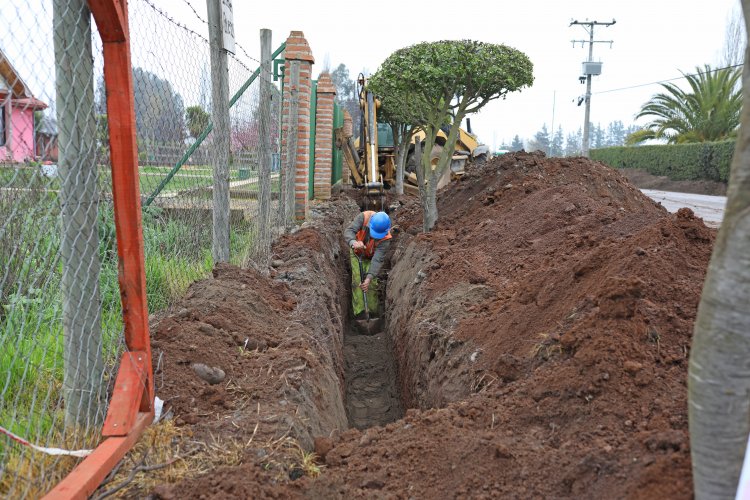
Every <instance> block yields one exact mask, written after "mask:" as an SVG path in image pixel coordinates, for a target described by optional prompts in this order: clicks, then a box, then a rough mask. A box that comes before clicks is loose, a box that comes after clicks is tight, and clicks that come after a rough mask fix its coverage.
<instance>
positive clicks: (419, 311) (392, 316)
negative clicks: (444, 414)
mask: <svg viewBox="0 0 750 500" xmlns="http://www.w3.org/2000/svg"><path fill="white" fill-rule="evenodd" d="M436 261H437V256H436V255H435V254H434V253H433V252H432V250H431V249H430V246H429V244H426V243H425V242H424V241H422V239H421V238H420V237H419V236H416V237H415V236H412V235H409V234H406V233H402V234H400V235H399V236H398V238H397V245H396V248H395V250H394V252H393V254H392V257H391V262H392V270H391V273H390V276H389V278H388V289H387V292H386V328H387V329H388V331H389V332H390V335H391V339H392V341H393V345H394V354H395V356H396V361H397V364H398V372H399V383H400V386H401V387H400V389H401V395H402V399H403V402H404V405H405V407H406V408H420V409H426V408H434V407H443V406H445V405H447V404H449V403H451V402H453V401H458V400H461V399H463V398H465V397H466V396H467V395H469V394H470V393H471V392H473V391H475V390H476V389H477V388H478V387H477V383H478V382H477V374H476V372H475V370H474V368H473V362H472V359H476V356H477V353H478V351H477V350H476V348H475V347H474V345H473V343H471V342H468V343H467V342H464V341H462V340H461V339H459V338H457V337H456V336H455V335H454V328H455V326H456V325H457V323H458V322H459V321H460V320H461V318H463V316H464V311H465V310H466V309H467V308H468V307H471V305H472V304H475V303H478V302H481V300H483V299H485V298H487V297H488V296H490V295H492V294H494V293H495V292H494V290H492V289H491V288H490V287H488V286H485V285H482V284H470V283H458V284H456V286H454V287H451V288H448V289H447V290H445V291H443V292H441V293H440V294H438V295H435V296H433V294H432V293H431V292H430V290H428V288H427V286H426V281H427V280H426V278H427V277H428V276H429V274H430V272H431V271H432V270H433V269H434V267H435V266H436V265H437V264H436Z"/></svg>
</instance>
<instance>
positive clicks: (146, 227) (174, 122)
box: [0, 0, 283, 498]
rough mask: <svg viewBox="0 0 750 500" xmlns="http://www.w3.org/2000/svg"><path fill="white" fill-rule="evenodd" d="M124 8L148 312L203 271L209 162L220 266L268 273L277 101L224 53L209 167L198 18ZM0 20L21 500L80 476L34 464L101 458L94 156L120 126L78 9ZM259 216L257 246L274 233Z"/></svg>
mask: <svg viewBox="0 0 750 500" xmlns="http://www.w3.org/2000/svg"><path fill="white" fill-rule="evenodd" d="M199 7H202V9H203V10H201V9H199ZM128 8H129V24H130V30H131V55H132V66H133V84H134V100H135V115H136V128H137V134H136V135H137V144H138V160H139V179H140V187H141V194H142V203H143V239H144V249H145V268H146V285H147V297H148V306H149V312H150V313H156V312H158V311H162V310H165V309H166V308H168V307H169V306H170V305H171V304H172V303H174V302H175V301H176V300H177V299H178V298H180V297H181V296H182V295H183V294H184V292H185V290H186V289H187V287H188V285H189V284H190V283H191V282H193V281H195V280H196V279H200V278H202V277H205V276H207V275H208V274H209V273H210V270H211V268H212V266H213V262H214V259H213V255H215V254H213V253H212V231H213V220H214V217H215V214H214V212H215V211H216V210H218V209H217V207H215V206H214V196H213V191H214V189H215V186H216V176H215V171H216V168H215V167H216V165H217V158H228V167H229V194H230V195H229V198H230V201H229V205H228V206H226V207H222V208H223V210H225V212H226V213H224V214H223V216H224V217H227V218H228V220H229V227H230V232H229V235H230V237H229V260H230V261H231V262H233V263H235V264H239V265H248V264H249V263H251V262H252V261H253V260H255V261H258V260H261V261H263V262H261V264H265V263H266V262H267V260H268V253H267V246H268V243H267V242H266V243H261V242H259V238H260V236H259V222H258V221H259V208H260V207H259V200H258V198H259V191H260V185H261V176H259V172H260V171H261V170H262V168H268V167H270V169H271V175H270V179H271V183H270V191H271V202H270V204H271V205H272V206H270V207H266V208H265V209H264V210H265V213H267V214H277V213H278V209H277V208H274V207H273V205H274V204H277V203H278V201H277V200H278V192H279V180H278V167H275V166H276V165H278V161H274V162H273V163H271V161H270V160H271V159H272V158H273V159H274V160H276V158H278V147H279V130H280V127H279V115H280V108H281V92H280V90H279V87H278V84H277V83H275V82H274V81H273V80H272V79H271V78H270V77H268V76H267V75H261V76H260V77H258V78H256V79H255V80H254V81H252V83H249V84H248V82H249V81H250V79H251V76H252V75H253V72H254V71H255V70H256V68H258V67H259V66H260V62H259V60H258V59H260V55H258V58H257V59H256V58H253V57H251V56H249V55H248V54H247V53H245V51H244V50H243V49H242V48H241V47H238V49H237V52H238V53H237V55H236V56H232V55H230V56H229V58H228V75H227V80H226V83H227V84H228V87H229V96H230V97H231V98H232V99H231V106H230V109H229V141H228V148H229V150H228V151H223V152H222V151H219V150H218V148H217V147H216V146H217V144H218V143H217V137H216V136H215V135H216V134H214V133H213V132H212V130H211V129H212V86H213V83H214V82H212V77H211V74H212V72H211V59H210V47H209V42H208V39H209V35H208V24H207V22H206V13H205V3H204V2H200V4H198V3H196V4H195V5H193V4H191V3H190V2H188V1H187V0H182V1H181V2H171V1H166V0H162V1H160V2H157V1H156V0H130V1H129V2H128ZM0 18H2V19H3V20H4V21H5V22H4V23H2V26H0V108H1V109H0V111H1V112H0V495H5V496H7V497H9V498H23V497H38V496H40V495H41V494H43V493H44V492H46V491H48V490H49V489H50V488H51V487H52V486H53V485H54V484H56V483H57V482H58V481H59V480H60V479H61V478H62V477H63V476H64V475H65V474H67V473H68V472H69V471H70V470H71V468H72V467H73V466H74V465H75V464H76V463H77V462H78V458H76V457H74V456H67V455H56V454H50V453H55V450H49V449H47V450H40V448H42V447H49V448H64V449H65V450H78V449H90V448H93V447H95V446H96V444H97V443H98V442H99V440H100V439H101V436H100V431H101V425H102V422H103V420H104V417H105V415H106V411H107V404H108V401H109V397H110V394H111V391H112V388H113V385H114V379H115V375H116V373H117V368H118V366H117V360H118V358H119V355H120V353H121V352H122V351H123V349H124V343H123V336H122V331H123V325H122V311H121V302H120V290H119V287H118V256H117V241H116V237H115V224H114V208H113V201H112V174H111V165H110V160H109V142H108V141H109V138H108V130H109V128H108V123H109V121H110V120H112V119H117V118H116V117H114V118H113V117H110V116H108V115H107V106H106V92H105V90H104V78H103V62H102V61H103V57H102V44H101V40H100V38H99V35H98V32H97V30H96V26H95V24H94V23H93V20H92V19H91V16H90V14H89V11H88V8H87V5H86V1H85V0H19V1H14V2H2V3H1V4H0ZM264 84H265V86H264ZM263 103H267V105H263ZM264 131H266V132H265V133H264ZM269 135H270V137H271V141H270V145H269V143H268V141H266V142H265V143H264V144H265V145H266V146H265V147H262V146H261V144H262V142H263V141H261V138H262V137H264V136H266V137H267V136H269ZM265 165H267V167H266V166H265ZM272 165H273V166H272ZM262 166H263V167H262ZM264 182H267V181H264ZM269 217H271V219H270V220H269V221H268V223H267V224H266V225H264V226H263V227H264V228H266V229H265V232H266V233H269V232H272V231H273V228H274V227H281V226H283V224H281V221H279V220H278V219H277V218H275V217H274V215H270V216H269ZM262 241H265V240H262ZM24 440H27V441H28V443H24V442H23V441H24Z"/></svg>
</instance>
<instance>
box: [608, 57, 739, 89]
mask: <svg viewBox="0 0 750 500" xmlns="http://www.w3.org/2000/svg"><path fill="white" fill-rule="evenodd" d="M740 67H742V64H735V65H733V66H724V67H723V68H716V69H712V70H711V71H708V72H706V71H701V72H699V73H692V74H689V75H683V76H678V77H675V78H669V79H667V80H659V81H657V82H649V83H640V84H638V85H631V86H629V87H620V88H617V89H609V90H602V91H600V92H593V94H595V95H596V94H607V93H609V92H619V91H621V90H630V89H637V88H639V87H648V86H649V85H659V84H662V83H667V82H674V81H677V80H682V79H684V78H687V77H689V76H699V75H702V74H704V73H714V72H716V71H721V70H724V69H731V68H740Z"/></svg>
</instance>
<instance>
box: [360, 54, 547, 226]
mask: <svg viewBox="0 0 750 500" xmlns="http://www.w3.org/2000/svg"><path fill="white" fill-rule="evenodd" d="M532 70H533V65H532V63H531V61H530V60H529V58H528V57H527V56H526V55H525V54H524V53H523V52H520V51H518V50H516V49H513V48H511V47H507V46H505V45H496V44H490V43H484V42H477V41H473V40H456V41H453V40H445V41H440V42H423V43H419V44H416V45H412V46H410V47H406V48H403V49H399V50H397V51H396V52H394V53H393V54H391V55H390V56H388V58H387V59H386V60H385V61H384V62H383V64H382V65H381V66H380V68H379V69H378V71H377V72H376V73H375V74H374V75H373V76H372V78H371V79H370V89H371V90H372V91H373V92H375V93H376V94H377V95H379V96H380V97H381V98H382V99H383V101H384V102H386V103H388V107H389V108H396V109H398V110H399V113H400V115H402V116H401V117H402V119H403V120H402V121H403V122H405V123H410V124H413V125H418V126H420V127H421V128H422V130H424V133H425V140H424V148H423V149H422V155H421V162H420V163H421V170H422V171H423V172H424V177H425V179H426V183H427V185H426V187H425V189H424V193H425V194H424V195H423V196H421V198H422V208H423V211H424V219H423V220H424V230H425V231H430V230H431V229H432V228H433V227H434V226H435V223H436V222H437V220H438V212H437V205H436V191H437V184H438V180H439V179H440V178H441V177H442V176H443V174H445V173H446V169H447V168H448V167H449V165H450V162H451V158H452V156H453V152H454V150H455V146H456V140H457V139H458V132H459V127H460V125H461V122H462V121H463V119H464V118H465V117H466V116H467V115H468V114H471V113H476V112H477V111H479V110H480V109H481V108H482V107H484V106H485V105H486V104H487V103H489V102H490V101H492V100H494V99H498V98H501V97H503V98H504V97H505V96H506V95H507V94H508V93H509V92H515V91H518V90H521V89H522V88H524V87H527V86H530V85H531V84H532V83H533V81H534V78H533V76H532ZM443 127H446V128H447V129H448V132H447V140H446V143H445V145H444V146H443V148H442V151H440V153H439V156H438V157H436V155H435V151H434V149H436V148H435V146H436V139H437V135H438V131H439V130H440V129H441V128H443ZM437 150H439V148H437ZM433 160H436V161H433ZM421 190H422V188H421V187H420V191H421Z"/></svg>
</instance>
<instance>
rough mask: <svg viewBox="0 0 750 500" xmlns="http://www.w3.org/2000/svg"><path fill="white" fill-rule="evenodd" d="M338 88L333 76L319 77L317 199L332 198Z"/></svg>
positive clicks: (316, 165) (316, 158) (316, 126)
mask: <svg viewBox="0 0 750 500" xmlns="http://www.w3.org/2000/svg"><path fill="white" fill-rule="evenodd" d="M335 96H336V87H334V86H333V80H331V75H330V74H328V73H327V72H326V73H322V74H321V75H320V76H319V77H318V94H317V98H318V106H317V116H316V117H315V128H316V130H315V199H316V200H327V199H329V198H330V197H331V179H332V175H331V168H332V165H333V99H334V97H335Z"/></svg>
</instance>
